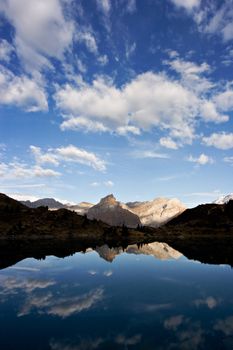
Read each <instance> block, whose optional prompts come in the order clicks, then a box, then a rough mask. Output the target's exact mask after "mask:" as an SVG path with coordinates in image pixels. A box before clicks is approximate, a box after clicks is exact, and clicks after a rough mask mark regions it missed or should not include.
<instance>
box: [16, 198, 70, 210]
mask: <svg viewBox="0 0 233 350" xmlns="http://www.w3.org/2000/svg"><path fill="white" fill-rule="evenodd" d="M21 203H22V204H24V205H26V206H27V207H29V208H38V207H48V208H49V209H62V208H66V205H65V204H63V203H61V202H58V201H57V200H55V199H53V198H42V199H38V200H36V201H34V202H31V201H29V200H27V201H21Z"/></svg>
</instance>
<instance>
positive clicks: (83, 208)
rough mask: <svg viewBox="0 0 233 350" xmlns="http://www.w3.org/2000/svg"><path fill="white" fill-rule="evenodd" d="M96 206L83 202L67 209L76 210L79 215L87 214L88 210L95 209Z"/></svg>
mask: <svg viewBox="0 0 233 350" xmlns="http://www.w3.org/2000/svg"><path fill="white" fill-rule="evenodd" d="M93 206H94V204H92V203H88V202H81V203H78V204H75V205H70V206H67V209H70V210H74V211H75V212H76V213H77V214H79V215H85V214H87V212H88V210H89V209H90V208H91V207H93Z"/></svg>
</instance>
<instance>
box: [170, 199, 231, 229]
mask: <svg viewBox="0 0 233 350" xmlns="http://www.w3.org/2000/svg"><path fill="white" fill-rule="evenodd" d="M165 227H167V228H171V229H173V228H175V229H177V228H178V229H179V230H180V231H181V232H182V230H183V232H184V233H185V232H186V231H185V230H186V229H187V230H188V229H192V228H195V229H196V232H197V233H198V231H199V232H201V231H202V230H205V229H210V230H211V229H212V230H214V229H217V230H221V229H223V230H225V231H226V233H227V232H230V231H232V230H233V201H232V200H230V201H229V202H228V203H226V204H202V205H198V206H197V207H196V208H192V209H187V210H185V211H184V212H183V213H182V214H181V215H179V216H178V217H176V218H175V219H173V220H171V221H170V222H169V223H168V224H167V225H166V226H165ZM219 232H220V231H219Z"/></svg>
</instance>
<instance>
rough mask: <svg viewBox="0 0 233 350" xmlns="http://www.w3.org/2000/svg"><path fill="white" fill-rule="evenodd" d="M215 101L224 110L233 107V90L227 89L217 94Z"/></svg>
mask: <svg viewBox="0 0 233 350" xmlns="http://www.w3.org/2000/svg"><path fill="white" fill-rule="evenodd" d="M214 101H215V103H216V105H217V106H218V108H220V109H221V110H223V111H228V110H232V109H233V90H231V89H227V90H226V91H224V92H222V93H220V94H218V95H216V96H215V97H214Z"/></svg>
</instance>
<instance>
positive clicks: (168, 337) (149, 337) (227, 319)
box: [0, 242, 233, 350]
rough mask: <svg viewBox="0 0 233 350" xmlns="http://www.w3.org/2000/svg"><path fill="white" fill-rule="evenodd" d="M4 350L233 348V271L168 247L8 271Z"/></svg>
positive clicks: (2, 298)
mask: <svg viewBox="0 0 233 350" xmlns="http://www.w3.org/2000/svg"><path fill="white" fill-rule="evenodd" d="M0 349H2V350H16V349H24V350H27V349H30V350H32V349H35V350H37V349H38V350H42V349H43V350H44V349H46V350H47V349H50V350H86V349H88V350H89V349H100V350H101V349H107V350H114V349H132V350H133V349H138V350H139V349H143V350H155V349H156V350H157V349H187V350H192V349H205V350H208V349H211V350H213V349H216V350H221V349H231V350H232V349H233V270H232V269H231V267H230V266H228V265H208V264H201V263H200V262H197V261H191V260H188V259H187V258H185V257H184V256H183V255H182V254H181V253H179V252H178V251H176V250H174V249H173V248H171V247H169V246H168V245H167V244H163V243H158V242H155V243H151V244H148V245H143V246H141V247H138V246H137V245H131V246H128V247H127V248H126V249H124V250H123V249H122V248H115V249H114V248H111V249H110V248H109V247H108V246H107V245H104V246H101V247H97V248H96V249H95V250H93V249H88V250H87V251H86V252H85V254H84V253H76V254H74V255H73V256H70V257H67V258H64V259H59V258H56V257H54V256H48V257H47V258H46V259H45V260H35V259H25V260H22V261H21V262H19V263H17V264H16V265H14V266H11V267H8V268H6V269H3V270H1V271H0Z"/></svg>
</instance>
